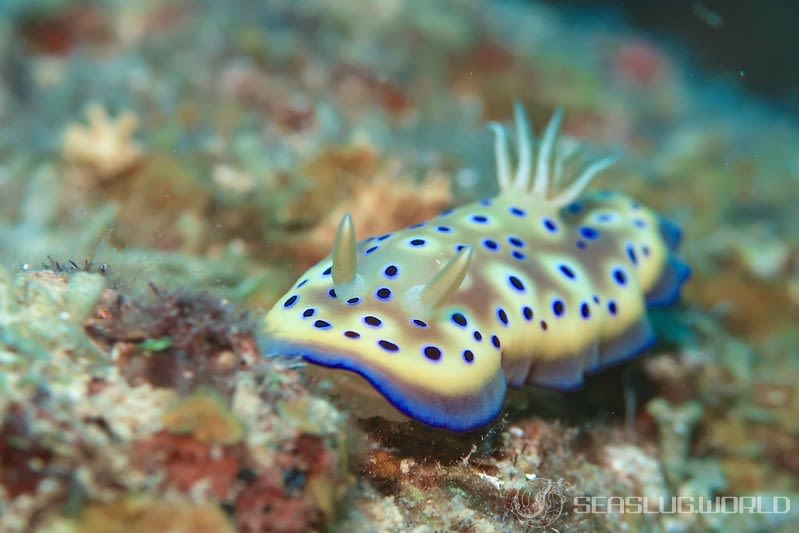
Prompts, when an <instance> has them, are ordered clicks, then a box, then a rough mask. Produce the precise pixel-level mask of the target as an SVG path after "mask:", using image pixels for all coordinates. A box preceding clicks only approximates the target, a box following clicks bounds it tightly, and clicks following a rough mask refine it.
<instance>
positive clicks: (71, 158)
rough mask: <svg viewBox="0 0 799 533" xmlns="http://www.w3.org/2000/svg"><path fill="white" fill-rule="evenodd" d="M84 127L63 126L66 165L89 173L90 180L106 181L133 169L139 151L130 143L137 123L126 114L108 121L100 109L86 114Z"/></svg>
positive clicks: (136, 146) (106, 115) (62, 146)
mask: <svg viewBox="0 0 799 533" xmlns="http://www.w3.org/2000/svg"><path fill="white" fill-rule="evenodd" d="M86 118H87V123H88V124H81V123H72V124H70V125H68V126H67V128H66V130H65V131H64V136H63V138H62V143H61V149H62V153H63V155H64V158H65V159H66V161H67V162H69V163H70V164H72V165H75V166H77V167H79V168H81V169H82V170H84V171H86V172H89V173H91V178H92V179H94V180H97V181H106V180H111V179H114V178H116V177H118V176H119V175H120V174H123V173H124V172H126V171H127V170H130V169H131V168H132V167H134V166H135V165H136V164H137V163H138V162H139V161H140V160H141V158H142V150H141V147H140V146H139V144H138V143H137V142H136V140H135V139H134V137H133V136H134V134H135V132H136V130H137V129H138V127H139V120H138V118H137V117H136V115H134V114H133V113H132V112H130V111H125V112H124V113H122V114H120V115H119V116H118V117H117V118H116V119H113V118H111V117H110V116H109V115H108V112H107V111H106V109H105V108H104V107H103V106H102V105H97V104H94V105H91V106H89V108H88V109H87V110H86Z"/></svg>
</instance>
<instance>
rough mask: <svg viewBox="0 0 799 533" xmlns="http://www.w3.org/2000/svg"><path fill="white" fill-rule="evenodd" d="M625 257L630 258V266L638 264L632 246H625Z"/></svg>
mask: <svg viewBox="0 0 799 533" xmlns="http://www.w3.org/2000/svg"><path fill="white" fill-rule="evenodd" d="M627 257H629V258H630V262H631V263H632V264H634V265H637V264H638V257H637V256H636V255H635V247H634V246H633V245H632V244H628V245H627Z"/></svg>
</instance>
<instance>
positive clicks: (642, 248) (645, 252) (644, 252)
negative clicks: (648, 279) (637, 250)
mask: <svg viewBox="0 0 799 533" xmlns="http://www.w3.org/2000/svg"><path fill="white" fill-rule="evenodd" d="M641 252H643V254H644V257H649V246H647V245H646V244H645V245H643V246H642V247H641Z"/></svg>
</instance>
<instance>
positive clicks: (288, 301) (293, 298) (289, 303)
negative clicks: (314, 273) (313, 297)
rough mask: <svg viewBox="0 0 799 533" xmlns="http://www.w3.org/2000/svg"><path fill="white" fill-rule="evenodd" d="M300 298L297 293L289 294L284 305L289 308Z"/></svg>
mask: <svg viewBox="0 0 799 533" xmlns="http://www.w3.org/2000/svg"><path fill="white" fill-rule="evenodd" d="M299 298H300V297H299V296H297V295H296V294H294V295H292V296H289V297H288V298H286V301H285V302H283V307H284V308H286V309H288V308H289V307H292V306H293V305H294V304H296V303H297V300H299Z"/></svg>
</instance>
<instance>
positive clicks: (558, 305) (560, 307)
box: [552, 299, 566, 316]
mask: <svg viewBox="0 0 799 533" xmlns="http://www.w3.org/2000/svg"><path fill="white" fill-rule="evenodd" d="M552 312H553V313H555V316H563V313H565V312H566V304H565V303H563V300H560V299H557V300H555V301H553V302H552Z"/></svg>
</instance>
